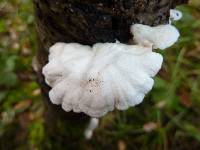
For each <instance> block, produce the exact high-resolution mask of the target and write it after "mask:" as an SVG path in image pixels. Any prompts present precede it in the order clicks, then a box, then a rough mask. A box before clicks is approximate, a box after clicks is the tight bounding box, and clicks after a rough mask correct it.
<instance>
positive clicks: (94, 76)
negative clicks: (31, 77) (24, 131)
mask: <svg viewBox="0 0 200 150" xmlns="http://www.w3.org/2000/svg"><path fill="white" fill-rule="evenodd" d="M140 29H141V28H140ZM142 29H143V28H142ZM149 29H150V30H151V31H152V32H151V33H153V34H154V31H155V30H154V29H152V28H149ZM157 29H160V30H161V31H162V33H165V34H167V33H169V34H170V35H171V34H173V33H171V32H172V31H171V27H169V28H168V27H167V28H166V29H170V31H166V29H164V30H163V29H162V28H160V27H158V28H157ZM173 30H175V29H174V28H173ZM139 31H141V30H139ZM142 31H146V27H144V30H142ZM149 35H150V34H149V33H148V34H145V35H144V36H143V37H144V38H147V37H148V36H149ZM160 35H162V34H160ZM173 35H174V34H173ZM139 38H142V37H141V36H139ZM157 38H158V35H157ZM137 39H138V38H137ZM147 39H148V38H147ZM162 39H164V40H168V38H162ZM149 40H150V39H149ZM172 41H174V40H172ZM152 42H153V43H154V44H155V39H154V40H152ZM170 43H172V42H170ZM150 45H151V44H150ZM155 46H156V47H157V46H159V47H162V48H163V47H165V46H163V45H162V44H160V43H159V44H156V45H154V47H155ZM162 62H163V58H162V56H161V55H160V54H158V53H155V52H152V47H151V46H148V47H145V46H139V45H126V44H121V43H97V44H95V45H93V46H92V47H91V46H85V45H81V44H77V43H69V44H67V43H57V44H55V45H53V46H52V47H51V48H50V55H49V63H48V64H46V66H44V68H43V74H44V76H45V80H46V83H47V84H48V85H49V86H51V87H52V89H51V91H50V93H49V96H50V100H51V101H52V103H54V104H61V105H62V108H63V109H64V110H65V111H67V112H69V111H71V110H73V111H74V112H84V113H86V114H88V115H89V116H91V117H95V118H98V117H101V116H103V115H105V114H106V113H107V112H109V111H112V110H114V108H117V109H119V110H126V109H128V108H129V107H131V106H135V105H137V104H139V103H141V102H142V100H143V98H144V96H145V94H147V93H148V92H149V91H150V90H151V89H152V86H153V84H154V80H153V79H152V77H154V76H155V75H156V74H157V72H158V71H159V70H160V68H161V65H162Z"/></svg>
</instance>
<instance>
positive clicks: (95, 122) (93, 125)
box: [84, 118, 99, 140]
mask: <svg viewBox="0 0 200 150" xmlns="http://www.w3.org/2000/svg"><path fill="white" fill-rule="evenodd" d="M98 125H99V119H97V118H91V119H90V122H89V125H88V127H87V128H86V130H85V132H84V135H85V138H86V139H87V140H89V139H91V138H92V136H93V132H94V130H95V129H96V128H97V127H98Z"/></svg>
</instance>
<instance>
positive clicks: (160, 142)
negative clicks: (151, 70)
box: [0, 0, 200, 150]
mask: <svg viewBox="0 0 200 150" xmlns="http://www.w3.org/2000/svg"><path fill="white" fill-rule="evenodd" d="M179 9H181V10H182V11H183V14H184V17H183V19H182V20H181V21H179V22H177V23H176V26H177V27H178V28H179V29H180V31H181V38H180V40H179V42H178V43H177V44H176V45H174V46H173V47H171V48H169V49H168V50H166V51H164V52H161V53H162V54H163V56H164V59H165V60H164V61H165V62H164V65H163V69H162V70H161V71H160V73H159V76H157V77H156V78H155V86H154V88H153V90H152V92H151V93H150V94H149V95H148V96H147V97H146V98H145V100H144V102H143V103H142V104H140V105H139V106H137V107H134V108H131V109H129V110H128V111H125V112H119V111H115V112H112V113H110V114H108V115H107V116H105V117H103V118H102V119H101V123H100V126H99V128H98V129H97V130H96V131H95V135H94V138H93V139H92V140H91V141H87V142H83V141H82V140H81V141H80V142H79V140H77V141H75V142H77V143H76V144H77V145H78V144H79V145H80V144H83V143H84V145H82V149H86V150H87V149H88V150H90V149H100V150H102V149H119V150H126V149H131V150H134V149H136V150H138V149H141V150H149V149H150V150H155V149H157V150H168V149H170V150H171V149H175V150H179V149H182V150H187V149H188V150H192V149H194V150H197V149H199V148H200V2H199V0H191V1H190V4H189V5H188V6H181V7H179ZM35 39H36V38H35V29H34V12H33V8H32V3H31V0H9V1H7V0H0V149H2V150H7V149H12V150H13V149H19V150H21V149H22V150H23V149H33V150H35V149H70V148H71V146H70V144H72V143H59V141H63V139H64V138H66V137H67V136H66V135H67V133H68V131H67V129H69V127H68V125H66V124H63V123H62V121H60V122H57V124H58V126H59V128H60V132H56V133H55V135H56V136H57V139H58V140H54V139H49V137H48V136H47V135H46V128H45V127H44V118H43V113H44V111H45V110H44V104H43V102H42V98H41V92H40V88H39V86H38V85H37V83H36V77H35V75H34V73H33V71H32V68H31V62H32V58H33V56H34V53H35V49H36V40H35ZM70 131H72V133H73V132H74V134H76V133H77V131H78V130H77V128H71V127H70ZM61 133H62V134H61ZM59 139H62V140H59ZM73 144H74V143H73ZM44 147H45V148H44Z"/></svg>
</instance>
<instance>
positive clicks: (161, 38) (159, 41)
mask: <svg viewBox="0 0 200 150" xmlns="http://www.w3.org/2000/svg"><path fill="white" fill-rule="evenodd" d="M131 32H132V33H133V34H134V38H133V39H134V41H135V42H136V43H138V44H140V45H147V44H148V43H149V44H152V45H153V48H154V49H157V48H159V49H161V50H164V49H166V48H168V47H170V46H172V45H173V44H174V43H175V42H176V41H177V40H178V38H179V36H180V34H179V31H178V30H177V29H176V27H174V26H173V25H170V24H167V25H159V26H156V27H150V26H147V25H142V24H134V25H132V27H131Z"/></svg>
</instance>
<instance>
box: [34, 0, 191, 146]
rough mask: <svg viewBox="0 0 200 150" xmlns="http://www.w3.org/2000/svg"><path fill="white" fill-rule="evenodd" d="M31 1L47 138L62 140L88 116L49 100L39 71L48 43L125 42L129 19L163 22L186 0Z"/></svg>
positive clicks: (143, 22)
mask: <svg viewBox="0 0 200 150" xmlns="http://www.w3.org/2000/svg"><path fill="white" fill-rule="evenodd" d="M33 1H34V6H35V13H36V27H37V33H38V53H37V62H38V63H37V64H38V66H37V68H38V69H37V75H38V79H39V83H40V85H41V88H42V91H43V94H44V95H45V97H46V101H45V105H46V106H47V110H46V124H47V129H48V131H49V134H50V137H51V136H52V137H51V138H53V139H54V140H60V141H61V143H62V142H63V141H66V140H67V139H68V140H69V141H70V140H71V141H76V140H74V139H70V138H72V137H75V139H78V138H79V136H80V134H77V135H72V134H73V133H70V131H71V130H70V129H71V128H72V127H74V128H77V129H78V130H79V129H80V133H82V129H84V127H85V123H86V122H87V120H88V119H89V117H88V116H86V115H84V114H81V113H80V114H75V113H72V112H71V113H66V112H64V111H63V110H62V109H61V107H60V106H55V105H52V104H51V103H50V101H49V98H48V92H49V90H50V87H48V86H47V85H46V84H45V82H44V77H43V75H42V74H41V70H42V67H43V66H44V65H45V64H46V63H47V62H48V49H49V47H50V46H51V45H53V44H54V43H56V42H66V43H70V42H78V43H81V44H88V45H92V44H94V43H97V42H115V41H116V39H117V40H119V41H120V42H122V43H128V41H129V39H130V38H131V34H130V26H131V24H132V23H141V24H147V25H152V26H155V25H159V24H166V23H168V20H169V10H170V9H171V8H174V7H175V6H176V5H179V4H183V3H186V2H187V1H188V0H33ZM63 122H64V123H63ZM59 123H61V124H64V125H65V126H66V127H65V129H64V130H66V131H67V135H65V134H66V132H63V131H61V129H60V128H62V127H60V126H59V125H61V124H59ZM82 123H83V124H82ZM58 124H59V125H58ZM61 126H62V125H61ZM72 132H73V131H72ZM71 144H72V145H73V143H71Z"/></svg>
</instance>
